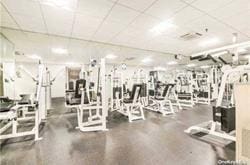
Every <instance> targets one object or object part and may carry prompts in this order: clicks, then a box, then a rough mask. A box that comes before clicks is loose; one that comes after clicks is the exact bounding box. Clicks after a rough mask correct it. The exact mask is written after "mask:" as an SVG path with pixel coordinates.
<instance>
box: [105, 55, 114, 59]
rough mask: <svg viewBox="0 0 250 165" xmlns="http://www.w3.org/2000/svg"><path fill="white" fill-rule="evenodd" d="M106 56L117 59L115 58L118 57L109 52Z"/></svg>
mask: <svg viewBox="0 0 250 165" xmlns="http://www.w3.org/2000/svg"><path fill="white" fill-rule="evenodd" d="M105 58H107V59H115V58H117V56H116V55H114V54H108V55H106V56H105Z"/></svg>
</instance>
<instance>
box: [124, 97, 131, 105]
mask: <svg viewBox="0 0 250 165" xmlns="http://www.w3.org/2000/svg"><path fill="white" fill-rule="evenodd" d="M123 102H124V103H125V104H126V103H127V104H128V103H133V100H132V99H126V98H125V99H123Z"/></svg>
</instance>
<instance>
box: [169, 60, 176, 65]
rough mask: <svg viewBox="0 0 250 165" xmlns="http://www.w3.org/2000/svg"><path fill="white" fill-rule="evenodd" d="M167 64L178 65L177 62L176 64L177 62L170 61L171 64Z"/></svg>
mask: <svg viewBox="0 0 250 165" xmlns="http://www.w3.org/2000/svg"><path fill="white" fill-rule="evenodd" d="M167 64H168V65H176V64H177V62H176V61H170V62H168V63H167Z"/></svg>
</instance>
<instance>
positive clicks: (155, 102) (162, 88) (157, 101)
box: [144, 82, 175, 116]
mask: <svg viewBox="0 0 250 165" xmlns="http://www.w3.org/2000/svg"><path fill="white" fill-rule="evenodd" d="M172 87H173V85H172V84H163V83H160V82H157V83H156V87H155V90H151V91H150V92H149V102H151V104H149V105H148V106H145V107H144V108H145V109H148V110H151V111H156V112H160V113H162V115H163V116H166V115H169V114H174V113H175V111H174V109H173V105H172V102H171V101H170V100H169V99H167V96H168V95H169V93H170V91H171V88H172Z"/></svg>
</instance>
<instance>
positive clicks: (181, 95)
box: [176, 72, 194, 107]
mask: <svg viewBox="0 0 250 165" xmlns="http://www.w3.org/2000/svg"><path fill="white" fill-rule="evenodd" d="M193 84H194V82H193V79H192V73H190V72H186V73H178V74H177V86H176V90H177V97H178V102H179V103H180V105H181V107H193V106H194V99H193Z"/></svg>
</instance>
